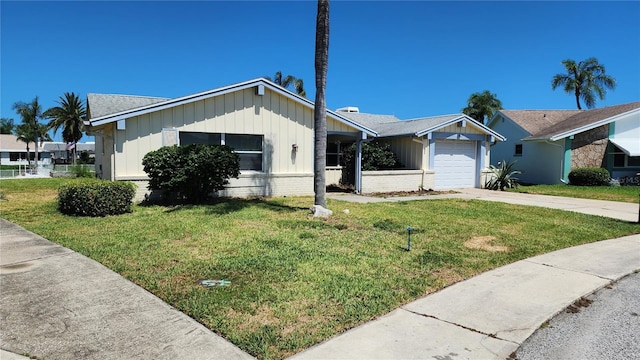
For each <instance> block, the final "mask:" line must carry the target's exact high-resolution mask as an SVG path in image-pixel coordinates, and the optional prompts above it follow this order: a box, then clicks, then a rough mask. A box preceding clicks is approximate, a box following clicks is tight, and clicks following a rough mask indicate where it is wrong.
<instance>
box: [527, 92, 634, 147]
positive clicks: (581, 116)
mask: <svg viewBox="0 0 640 360" xmlns="http://www.w3.org/2000/svg"><path fill="white" fill-rule="evenodd" d="M634 113H640V101H638V102H633V103H628V104H622V105H616V106H608V107H604V108H600V109H592V110H586V111H583V112H580V113H578V114H575V115H573V116H570V117H569V118H567V119H565V120H564V121H561V122H559V123H557V124H554V125H552V126H549V127H548V128H546V129H543V130H542V131H540V132H538V133H537V134H532V136H530V137H528V138H525V140H547V139H548V140H552V141H556V140H560V139H564V138H566V137H569V136H571V135H575V134H579V133H581V132H584V131H587V130H591V129H594V128H596V127H598V126H602V125H606V124H609V123H611V122H614V121H616V120H617V119H618V118H620V117H621V116H625V115H628V114H634Z"/></svg>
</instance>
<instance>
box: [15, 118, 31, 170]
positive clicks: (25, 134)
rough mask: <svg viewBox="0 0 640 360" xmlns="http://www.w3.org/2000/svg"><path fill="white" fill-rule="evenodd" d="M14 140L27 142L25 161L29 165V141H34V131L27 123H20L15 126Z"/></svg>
mask: <svg viewBox="0 0 640 360" xmlns="http://www.w3.org/2000/svg"><path fill="white" fill-rule="evenodd" d="M15 135H16V140H18V141H22V142H23V143H25V144H27V163H28V164H29V167H31V151H30V150H31V148H30V147H29V144H30V143H35V133H34V132H33V128H31V126H29V124H20V125H18V126H16V128H15Z"/></svg>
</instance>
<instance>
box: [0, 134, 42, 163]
mask: <svg viewBox="0 0 640 360" xmlns="http://www.w3.org/2000/svg"><path fill="white" fill-rule="evenodd" d="M39 151H40V152H42V148H40V149H39ZM27 156H30V157H31V160H33V159H34V158H35V156H36V154H35V148H34V143H33V142H32V143H29V155H27V144H26V143H24V142H22V141H18V140H17V137H16V136H15V135H10V134H0V165H19V164H26V163H27V159H28V157H27Z"/></svg>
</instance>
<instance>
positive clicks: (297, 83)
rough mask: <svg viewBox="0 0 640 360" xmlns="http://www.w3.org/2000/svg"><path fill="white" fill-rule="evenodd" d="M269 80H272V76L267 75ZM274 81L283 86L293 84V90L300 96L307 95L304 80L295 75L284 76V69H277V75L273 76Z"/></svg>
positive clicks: (286, 86) (287, 86)
mask: <svg viewBox="0 0 640 360" xmlns="http://www.w3.org/2000/svg"><path fill="white" fill-rule="evenodd" d="M265 78H266V79H267V80H271V78H270V77H268V76H265ZM271 81H273V82H274V83H276V84H278V85H280V86H282V87H283V88H289V87H290V86H293V90H295V91H296V94H298V95H300V96H307V92H306V91H305V90H304V81H302V79H298V78H296V77H295V76H293V75H287V76H285V77H283V76H282V71H276V75H275V76H274V77H273V80H271Z"/></svg>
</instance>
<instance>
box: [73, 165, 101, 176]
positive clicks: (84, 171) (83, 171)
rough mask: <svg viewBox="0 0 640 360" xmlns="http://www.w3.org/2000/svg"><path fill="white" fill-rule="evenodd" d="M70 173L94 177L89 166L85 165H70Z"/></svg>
mask: <svg viewBox="0 0 640 360" xmlns="http://www.w3.org/2000/svg"><path fill="white" fill-rule="evenodd" d="M69 172H70V173H72V174H73V175H75V176H76V177H79V178H92V177H95V174H94V173H93V171H91V168H90V167H88V166H86V165H74V166H72V167H71V169H70V171H69Z"/></svg>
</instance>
